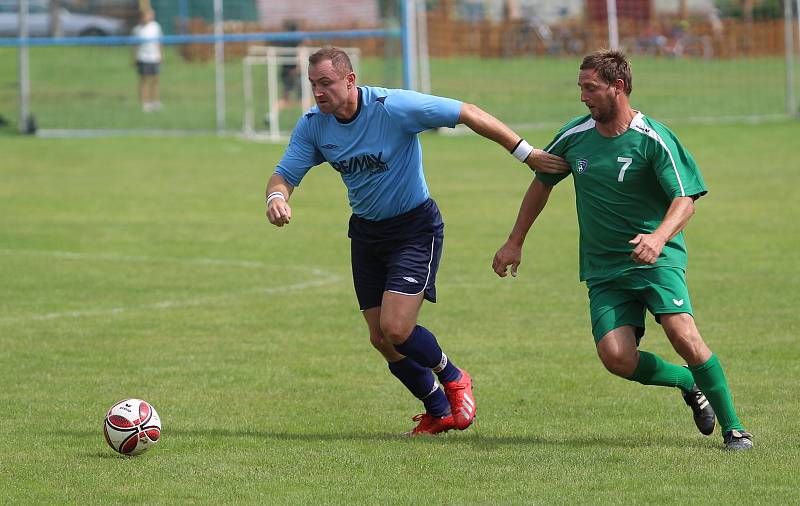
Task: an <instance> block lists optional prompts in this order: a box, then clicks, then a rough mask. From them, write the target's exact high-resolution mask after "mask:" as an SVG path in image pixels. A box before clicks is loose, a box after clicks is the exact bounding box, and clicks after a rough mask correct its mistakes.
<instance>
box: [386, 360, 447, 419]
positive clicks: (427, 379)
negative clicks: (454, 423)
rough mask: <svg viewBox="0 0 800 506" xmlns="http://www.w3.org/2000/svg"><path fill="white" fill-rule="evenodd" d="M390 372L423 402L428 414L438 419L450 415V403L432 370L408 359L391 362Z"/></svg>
mask: <svg viewBox="0 0 800 506" xmlns="http://www.w3.org/2000/svg"><path fill="white" fill-rule="evenodd" d="M389 370H390V371H391V372H392V374H394V375H395V376H396V377H397V379H399V380H400V382H401V383H402V384H403V385H405V387H406V388H407V389H408V390H409V391H410V392H411V393H412V394H414V397H416V398H417V399H419V400H421V401H422V404H424V405H425V412H426V413H428V414H429V415H431V416H436V417H443V416H447V415H449V414H450V402H449V401H448V400H447V397H446V396H445V395H444V392H443V391H442V389H441V388H439V384H438V383H436V379H435V378H434V377H433V373H432V372H431V370H430V369H428V368H427V367H422V366H421V365H419V364H418V363H416V362H414V361H413V360H412V359H410V358H408V357H406V358H404V359H403V360H400V361H399V362H389Z"/></svg>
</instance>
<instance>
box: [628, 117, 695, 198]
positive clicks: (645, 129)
mask: <svg viewBox="0 0 800 506" xmlns="http://www.w3.org/2000/svg"><path fill="white" fill-rule="evenodd" d="M630 128H632V129H633V130H636V131H637V132H639V133H641V134H643V135H646V136H648V137H650V138H651V139H655V140H656V142H658V143H659V144H660V145H661V147H662V148H664V151H666V152H667V154H668V155H669V161H670V162H671V163H672V170H674V171H675V177H676V178H678V186H679V187H680V189H681V197H685V196H686V192H685V191H684V189H683V181H681V175H680V174H679V173H678V167H677V165H675V159H674V158H672V152H671V151H670V150H669V148H668V147H667V145H666V144H665V143H664V139H662V138H661V136H660V135H658V132H656V131H655V130H653V129H652V128H651V127H650V126H649V125H648V124H647V123H645V121H644V114H642V113H641V112H639V111H636V116H634V117H633V119H632V120H631V126H630Z"/></svg>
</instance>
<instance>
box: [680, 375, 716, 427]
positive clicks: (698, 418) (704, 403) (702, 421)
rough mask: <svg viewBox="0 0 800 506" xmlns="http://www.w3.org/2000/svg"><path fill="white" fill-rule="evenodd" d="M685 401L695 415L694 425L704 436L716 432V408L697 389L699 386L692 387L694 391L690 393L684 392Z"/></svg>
mask: <svg viewBox="0 0 800 506" xmlns="http://www.w3.org/2000/svg"><path fill="white" fill-rule="evenodd" d="M682 394H683V400H684V402H686V404H687V405H688V406H689V407H690V408H692V414H693V415H694V424H695V425H697V430H699V431H700V432H701V433H702V434H703V435H704V436H708V435H709V434H711V433H712V432H714V426H715V425H716V421H717V420H716V416H715V415H714V408H712V407H711V404H710V403H709V402H708V399H706V396H705V395H703V392H701V391H700V389H699V388H697V385H692V389H691V390H689V391H688V392H682Z"/></svg>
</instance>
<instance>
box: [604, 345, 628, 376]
mask: <svg viewBox="0 0 800 506" xmlns="http://www.w3.org/2000/svg"><path fill="white" fill-rule="evenodd" d="M598 353H599V355H600V361H601V362H603V366H604V367H605V368H606V369H607V370H608V372H610V373H611V374H615V375H617V376H621V377H623V378H628V377H630V376H631V375H632V374H633V373H634V371H636V364H637V363H638V360H637V357H636V354H630V353H615V352H607V351H606V352H603V353H601V352H600V351H599V350H598Z"/></svg>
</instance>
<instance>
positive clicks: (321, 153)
mask: <svg viewBox="0 0 800 506" xmlns="http://www.w3.org/2000/svg"><path fill="white" fill-rule="evenodd" d="M358 98H359V104H358V111H357V112H356V115H355V117H354V118H353V119H352V120H350V121H348V122H346V123H344V122H341V121H339V120H337V119H336V117H335V116H334V115H333V114H326V113H321V112H320V111H319V108H318V107H316V106H314V107H312V108H311V109H310V110H309V111H308V112H307V113H306V114H304V115H303V116H302V117H301V118H300V120H298V122H297V125H296V126H295V129H294V132H292V138H291V140H290V141H289V146H288V147H287V148H286V152H285V153H284V155H283V158H282V159H281V161H280V163H278V166H277V168H276V169H275V172H276V173H277V174H280V175H281V176H283V178H284V179H285V180H286V181H287V182H288V183H289V184H291V185H292V186H298V185H299V184H300V181H301V180H302V179H303V177H304V176H305V175H306V173H307V172H308V171H309V170H310V169H311V168H312V167H314V166H316V165H319V164H321V163H323V162H326V161H327V162H328V163H330V164H331V167H333V168H334V169H335V170H336V171H338V172H339V174H341V176H342V181H344V184H345V185H346V186H347V194H348V198H349V199H350V207H351V208H352V209H353V214H355V215H356V216H359V217H361V218H364V219H367V220H385V219H387V218H392V217H394V216H397V215H399V214H402V213H404V212H406V211H409V210H411V209H413V208H415V207H417V206H419V205H420V204H422V203H423V202H425V201H426V200H427V199H428V198H429V196H430V194H429V192H428V185H427V183H426V182H425V175H424V174H423V170H422V147H421V146H420V143H419V139H418V138H417V134H418V133H419V132H422V131H424V130H429V129H431V128H439V127H450V128H453V127H455V125H456V123H457V122H458V117H459V115H460V114H461V102H459V101H457V100H453V99H450V98H442V97H435V96H431V95H424V94H422V93H417V92H415V91H407V90H390V89H386V88H374V87H371V86H361V87H359V88H358Z"/></svg>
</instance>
